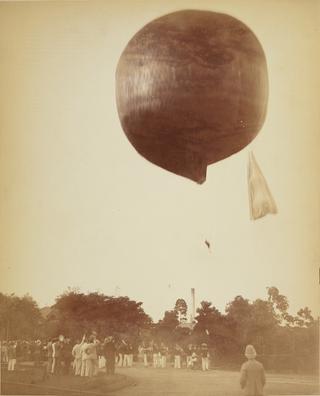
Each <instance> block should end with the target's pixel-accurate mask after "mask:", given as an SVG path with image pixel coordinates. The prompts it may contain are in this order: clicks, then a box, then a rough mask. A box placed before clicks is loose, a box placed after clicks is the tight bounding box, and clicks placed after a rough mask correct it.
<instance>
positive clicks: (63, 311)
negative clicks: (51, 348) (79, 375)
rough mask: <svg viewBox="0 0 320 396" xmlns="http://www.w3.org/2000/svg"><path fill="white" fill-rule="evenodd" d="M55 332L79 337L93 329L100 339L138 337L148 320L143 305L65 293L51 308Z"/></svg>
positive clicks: (147, 324) (131, 301)
mask: <svg viewBox="0 0 320 396" xmlns="http://www.w3.org/2000/svg"><path fill="white" fill-rule="evenodd" d="M53 309H54V318H52V316H51V317H49V318H48V321H53V320H54V321H57V326H56V329H57V331H58V332H59V333H62V334H67V335H69V336H71V337H81V336H82V334H84V333H90V332H91V331H93V330H95V331H96V332H98V333H99V334H100V335H102V336H103V337H104V336H106V335H108V334H113V333H119V334H120V333H121V334H123V335H126V334H130V335H131V336H132V337H135V338H137V337H139V333H140V330H141V329H143V328H147V327H148V326H150V324H151V318H150V317H149V316H148V315H147V314H146V313H145V312H144V310H143V309H142V302H136V301H133V300H130V299H129V298H128V297H110V296H105V295H104V294H102V293H88V294H84V293H80V292H79V291H75V290H71V289H69V290H67V291H66V292H65V293H63V294H62V295H61V296H59V297H57V299H56V303H55V305H54V306H53Z"/></svg>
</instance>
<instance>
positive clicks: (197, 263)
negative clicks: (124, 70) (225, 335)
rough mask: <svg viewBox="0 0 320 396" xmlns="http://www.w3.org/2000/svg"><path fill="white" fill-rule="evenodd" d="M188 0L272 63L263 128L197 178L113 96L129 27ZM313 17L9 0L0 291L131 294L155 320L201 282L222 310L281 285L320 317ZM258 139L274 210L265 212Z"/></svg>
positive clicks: (4, 27)
mask: <svg viewBox="0 0 320 396" xmlns="http://www.w3.org/2000/svg"><path fill="white" fill-rule="evenodd" d="M192 8H196V9H203V10H211V11H217V12H224V13H227V14H230V15H232V16H234V17H236V18H238V19H240V20H241V21H242V22H244V23H245V24H247V25H248V26H249V27H250V28H251V30H252V31H253V32H254V33H255V34H256V36H257V37H258V39H259V41H260V42H261V44H262V47H263V48H264V51H265V54H266V58H267V63H268V75H269V103H268V112H267V117H266V121H265V124H264V126H263V128H262V129H261V131H260V133H259V135H258V136H257V138H256V139H254V141H253V142H252V143H251V144H250V145H249V146H248V147H246V148H245V149H243V150H242V151H241V152H239V153H237V154H235V155H233V156H231V157H229V158H227V159H226V160H223V161H221V162H219V163H216V164H214V165H211V166H209V167H208V171H207V180H206V182H205V183H204V184H202V185H198V184H196V183H194V182H192V181H190V180H188V179H185V178H182V177H180V176H177V175H174V174H172V173H170V172H168V171H165V170H163V169H161V168H159V167H157V166H155V165H153V164H151V163H150V162H148V161H147V160H145V159H144V158H142V157H141V156H140V155H139V154H138V153H137V152H136V151H135V149H134V148H133V147H132V146H131V144H130V143H129V141H128V140H127V138H126V136H125V134H124V132H123V131H122V128H121V125H120V121H119V117H118V114H117V108H116V103H115V70H116V66H117V62H118V60H119V57H120V55H121V53H122V51H123V49H124V48H125V46H126V44H127V42H128V41H129V40H130V39H131V37H132V36H133V35H134V34H135V33H136V32H137V31H138V30H139V29H141V28H142V27H143V26H144V25H145V24H146V23H148V22H150V21H151V20H153V19H155V18H157V17H159V16H161V15H165V14H167V13H170V12H174V11H177V10H181V9H192ZM319 19H320V17H319V2H318V1H312V0H309V1H304V2H302V1H295V0H293V1H286V0H281V1H279V0H276V1H274V0H268V1H264V0H261V1H254V0H252V1H247V0H242V1H238V0H237V1H231V0H230V1H229V0H228V1H226V0H223V1H218V0H217V1H205V0H198V1H197V2H195V1H189V0H170V1H156V0H148V1H142V0H140V1H138V0H130V1H129V0H118V1H111V0H110V1H104V2H96V1H90V2H85V1H84V2H77V1H72V2H68V1H66V2H17V3H14V2H2V3H0V50H1V55H0V216H1V217H0V243H1V246H0V273H1V278H0V291H1V292H3V293H16V294H17V295H23V294H25V293H29V294H31V295H32V296H33V297H34V298H35V300H36V301H37V302H38V304H39V306H40V307H42V306H45V305H51V304H53V303H54V300H55V297H56V296H58V295H59V294H61V293H62V292H63V291H64V290H66V289H67V288H68V287H78V288H79V289H80V290H81V291H83V292H89V291H90V292H91V291H99V292H102V293H105V294H107V295H128V296H129V297H130V298H132V299H135V300H139V301H143V308H144V309H145V311H146V312H147V313H148V314H150V315H151V316H152V318H153V319H154V320H158V319H159V318H161V317H162V316H163V313H164V311H165V310H169V309H172V308H173V307H174V304H175V301H176V299H177V298H184V299H186V301H187V303H188V304H190V300H191V298H190V289H191V288H192V287H194V288H195V291H196V304H197V305H199V303H200V301H202V300H209V301H212V303H213V304H214V305H215V306H216V307H217V308H218V309H220V310H221V311H222V312H223V311H224V308H225V306H226V304H227V303H228V302H230V301H232V300H233V298H234V297H235V296H237V295H242V296H244V297H246V298H248V299H250V300H254V299H256V298H265V297H266V293H267V290H266V288H267V287H268V286H276V287H278V288H279V290H280V292H281V293H282V294H284V295H286V296H287V297H288V299H289V303H290V312H293V313H295V312H296V311H297V310H298V309H299V308H301V307H304V306H309V307H310V308H311V309H312V312H313V314H314V316H317V315H318V312H319V283H318V282H319V279H318V271H319V266H320V265H319V262H320V250H319V246H320V244H319V237H320V230H319V227H320V226H319V224H320V222H319V220H320V216H319V214H320V208H319V202H320V199H319V198H320V197H319V193H320V183H319V181H320V178H319V172H318V171H319V162H320V160H319V156H318V148H319V143H320V138H319V124H320V122H319V121H320V117H319V92H320V77H319V72H318V71H319V69H320V59H319V51H318V40H319ZM249 150H252V151H253V152H254V154H255V157H256V159H257V161H258V163H259V166H260V167H261V169H262V172H263V173H264V175H265V177H266V179H267V180H268V184H269V187H270V189H271V191H272V194H273V196H274V198H275V201H276V203H277V206H278V210H279V213H278V214H277V215H269V216H266V217H264V218H262V219H260V220H256V221H252V220H250V216H249V203H248V187H247V174H246V171H247V161H248V152H249ZM205 240H208V241H210V243H211V249H210V250H209V249H208V248H207V246H206V245H205V243H204V241H205Z"/></svg>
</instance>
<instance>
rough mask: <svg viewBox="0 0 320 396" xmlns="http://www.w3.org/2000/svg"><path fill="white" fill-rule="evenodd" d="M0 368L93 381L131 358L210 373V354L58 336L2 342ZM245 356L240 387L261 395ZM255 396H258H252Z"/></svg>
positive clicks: (261, 381) (261, 379) (260, 381)
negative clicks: (38, 369)
mask: <svg viewBox="0 0 320 396" xmlns="http://www.w3.org/2000/svg"><path fill="white" fill-rule="evenodd" d="M0 351H1V365H3V364H7V365H8V371H14V370H15V366H16V362H17V359H18V361H32V362H33V364H34V366H42V367H44V368H45V370H46V375H68V374H73V375H75V376H79V377H93V376H96V375H98V372H99V370H100V369H102V368H104V369H105V372H106V374H107V375H113V374H114V373H115V367H116V366H117V367H132V365H133V356H134V354H137V355H138V356H141V357H142V360H143V365H144V366H145V367H153V368H162V369H163V368H166V367H168V366H169V365H171V366H172V367H173V368H174V369H181V368H183V367H185V368H190V369H200V370H203V371H207V370H209V364H210V354H209V349H208V345H207V344H206V343H202V344H201V345H198V346H197V345H191V344H189V345H188V346H186V347H185V348H183V347H181V346H180V345H179V344H175V345H173V346H172V347H171V348H169V347H168V346H167V345H165V343H163V342H161V343H160V344H157V343H155V342H153V341H152V342H143V343H142V345H140V346H139V347H138V348H136V350H135V348H134V347H133V345H132V344H131V343H130V342H128V341H126V340H124V339H121V340H117V341H116V340H115V338H114V337H113V336H108V337H106V338H105V339H104V340H103V341H100V340H98V338H97V334H96V333H95V332H92V334H91V335H90V336H87V335H84V336H83V337H82V339H81V340H77V341H76V342H75V343H72V342H71V340H70V338H68V337H64V336H63V335H60V336H59V337H58V338H55V339H52V340H50V341H49V342H44V343H43V342H41V341H40V340H36V341H33V342H30V341H9V342H6V341H2V342H1V350H0ZM245 356H246V358H247V359H248V360H247V362H246V363H244V364H243V365H242V367H241V375H240V386H241V388H242V389H243V390H244V392H245V394H246V395H262V394H263V393H262V392H263V388H264V386H265V382H266V378H265V373H264V368H263V365H262V364H261V363H259V362H258V361H257V360H256V351H255V349H254V347H253V346H252V345H247V347H246V350H245ZM255 392H258V393H255Z"/></svg>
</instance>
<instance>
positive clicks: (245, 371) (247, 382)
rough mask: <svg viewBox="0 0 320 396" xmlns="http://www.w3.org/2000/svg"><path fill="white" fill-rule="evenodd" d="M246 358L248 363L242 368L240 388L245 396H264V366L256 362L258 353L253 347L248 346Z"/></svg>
mask: <svg viewBox="0 0 320 396" xmlns="http://www.w3.org/2000/svg"><path fill="white" fill-rule="evenodd" d="M245 356H246V358H247V359H248V361H247V362H245V363H243V365H242V366H241V372H240V386H241V388H242V389H243V391H244V395H245V396H262V395H263V388H264V386H265V383H266V377H265V372H264V368H263V365H262V364H261V363H260V362H258V361H257V360H256V356H257V353H256V351H255V349H254V347H253V346H252V345H247V346H246V350H245Z"/></svg>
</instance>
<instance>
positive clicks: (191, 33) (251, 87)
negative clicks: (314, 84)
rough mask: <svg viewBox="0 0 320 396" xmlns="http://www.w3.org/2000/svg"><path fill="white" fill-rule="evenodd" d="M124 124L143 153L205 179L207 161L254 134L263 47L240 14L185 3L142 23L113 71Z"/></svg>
mask: <svg viewBox="0 0 320 396" xmlns="http://www.w3.org/2000/svg"><path fill="white" fill-rule="evenodd" d="M116 98H117V108H118V113H119V117H120V121H121V125H122V128H123V130H124V132H125V133H126V135H127V137H128V139H129V141H130V142H131V143H132V145H133V146H134V147H135V149H136V150H137V151H138V152H139V153H140V154H141V155H142V156H143V157H145V158H146V159H147V160H149V161H151V162H152V163H154V164H156V165H158V166H161V167H162V168H164V169H166V170H168V171H171V172H174V173H176V174H178V175H181V176H184V177H187V178H189V179H192V180H194V181H196V182H198V183H202V182H204V181H205V179H206V168H207V165H209V164H212V163H214V162H217V161H220V160H222V159H224V158H227V157H229V156H230V155H232V154H234V153H236V152H238V151H239V150H241V149H242V148H244V147H245V146H246V145H248V144H249V143H250V142H251V140H252V139H254V137H255V136H256V135H257V133H258V132H259V130H260V129H261V127H262V125H263V122H264V119H265V116H266V110H267V100H268V76H267V65H266V59H265V55H264V52H263V49H262V47H261V45H260V43H259V41H258V39H257V38H256V36H255V35H254V34H253V32H252V31H251V30H250V29H249V28H248V27H247V26H246V25H245V24H244V23H242V22H240V21H239V20H237V19H235V18H233V17H231V16H229V15H226V14H220V13H215V12H210V11H198V10H184V11H178V12H174V13H172V14H168V15H165V16H162V17H160V18H158V19H156V20H154V21H152V22H150V23H148V24H147V25H146V26H144V27H143V28H142V29H141V30H140V31H139V32H138V33H136V34H135V36H134V37H133V38H132V39H131V40H130V41H129V43H128V45H127V46H126V48H125V49H124V51H123V53H122V55H121V57H120V59H119V62H118V66H117V71H116Z"/></svg>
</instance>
